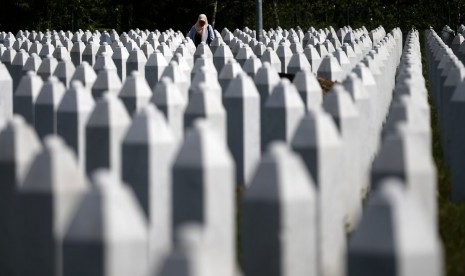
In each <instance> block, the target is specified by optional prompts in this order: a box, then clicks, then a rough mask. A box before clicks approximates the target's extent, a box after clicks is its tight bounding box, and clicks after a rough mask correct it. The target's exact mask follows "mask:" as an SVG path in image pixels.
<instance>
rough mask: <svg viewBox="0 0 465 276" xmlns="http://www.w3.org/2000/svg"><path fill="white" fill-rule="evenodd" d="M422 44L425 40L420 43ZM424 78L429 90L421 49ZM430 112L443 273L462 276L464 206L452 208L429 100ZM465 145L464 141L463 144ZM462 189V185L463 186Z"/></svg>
mask: <svg viewBox="0 0 465 276" xmlns="http://www.w3.org/2000/svg"><path fill="white" fill-rule="evenodd" d="M421 41H422V42H424V40H423V39H422V40H421ZM421 49H422V63H423V76H424V77H425V80H426V88H427V89H428V92H429V90H430V85H429V79H428V74H427V68H426V67H427V63H426V59H425V53H424V51H423V49H424V47H423V45H422V48H421ZM428 101H429V103H430V108H431V128H432V132H433V157H434V162H435V163H436V167H437V171H438V216H439V218H438V221H439V234H440V236H441V239H442V242H443V245H444V257H445V267H444V269H445V271H446V274H445V275H447V276H464V275H465V203H460V204H455V203H452V202H451V201H450V194H451V178H450V170H449V168H448V167H447V166H446V164H445V163H444V158H443V153H442V148H441V144H440V140H439V139H440V134H439V130H438V128H437V113H436V109H435V108H434V105H433V103H432V101H431V97H428ZM464 142H465V141H464ZM463 184H464V185H465V183H463Z"/></svg>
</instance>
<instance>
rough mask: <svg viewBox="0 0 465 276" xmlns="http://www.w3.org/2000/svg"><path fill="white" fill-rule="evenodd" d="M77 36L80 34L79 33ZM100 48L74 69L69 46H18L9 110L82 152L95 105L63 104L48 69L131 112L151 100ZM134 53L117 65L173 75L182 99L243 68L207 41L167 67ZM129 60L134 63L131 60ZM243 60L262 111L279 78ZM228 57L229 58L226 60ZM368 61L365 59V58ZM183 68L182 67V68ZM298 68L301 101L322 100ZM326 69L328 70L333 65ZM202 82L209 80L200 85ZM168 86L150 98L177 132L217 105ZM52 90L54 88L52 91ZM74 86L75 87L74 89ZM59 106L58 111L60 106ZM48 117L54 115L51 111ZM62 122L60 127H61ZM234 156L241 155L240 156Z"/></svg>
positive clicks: (222, 84)
mask: <svg viewBox="0 0 465 276" xmlns="http://www.w3.org/2000/svg"><path fill="white" fill-rule="evenodd" d="M379 32H383V30H382V29H380V30H379ZM77 39H79V37H78V38H77ZM101 47H102V49H100V50H101V51H102V54H100V55H99V56H98V59H97V61H96V63H95V64H94V68H93V69H94V70H92V68H91V67H90V66H89V64H87V63H85V62H84V63H82V64H81V65H79V66H78V67H77V68H74V67H73V65H72V64H71V63H70V62H69V55H68V53H67V50H66V49H64V48H63V47H58V48H57V49H56V50H61V51H58V53H60V54H57V53H56V52H57V51H56V50H55V51H54V55H55V56H56V59H57V60H55V58H54V57H46V58H44V59H43V60H41V59H40V57H37V56H34V54H33V55H32V56H31V57H29V58H27V61H26V62H24V60H26V58H25V57H27V53H25V52H24V51H20V53H17V54H15V58H14V61H17V60H21V61H22V62H17V63H15V62H13V63H12V64H11V65H10V66H8V63H5V64H6V65H7V69H8V68H9V72H10V74H11V75H12V76H13V79H14V80H18V79H19V80H20V82H19V83H18V84H17V86H18V88H17V89H14V91H15V93H14V95H15V96H14V98H15V101H14V104H13V110H14V112H15V113H18V114H21V115H22V116H23V117H24V118H25V119H26V121H27V122H28V123H30V124H33V125H36V128H38V132H39V136H40V137H44V136H45V135H47V134H48V133H54V132H56V133H60V134H61V135H62V136H63V137H65V139H66V140H67V142H68V143H69V144H71V145H73V148H74V149H75V150H76V151H77V152H78V153H81V152H84V150H83V149H82V148H83V146H81V145H82V144H83V138H82V132H83V131H82V128H83V127H84V124H85V119H86V118H87V117H86V116H88V114H89V113H90V111H91V110H92V108H93V105H91V104H89V102H90V100H89V99H84V98H82V99H80V98H76V97H75V96H74V94H71V95H70V96H69V97H67V99H68V100H67V101H64V104H63V105H61V98H63V97H64V88H63V86H62V85H60V84H59V82H57V81H56V79H53V78H52V79H51V80H50V81H49V80H47V79H48V78H49V76H50V75H52V74H54V75H55V76H57V77H58V79H59V80H61V81H62V82H63V83H64V84H65V86H66V87H68V86H69V82H70V81H71V80H80V81H81V82H82V83H83V84H84V86H85V87H91V90H92V95H93V96H94V99H98V98H100V97H101V95H102V93H103V92H104V91H107V92H111V93H113V94H117V95H119V96H120V98H121V99H123V101H124V103H125V106H126V107H127V110H128V112H129V114H132V113H133V112H134V111H135V110H137V109H139V108H140V107H141V106H142V105H144V104H145V103H147V102H148V101H149V100H150V97H151V91H150V87H147V85H146V84H145V82H144V81H143V78H142V79H141V77H140V76H138V75H137V74H133V75H131V76H130V78H128V79H127V80H125V82H124V85H122V84H121V82H120V81H119V80H118V76H117V74H116V72H115V63H117V62H116V60H114V59H112V58H110V57H109V55H107V54H106V52H107V51H108V52H110V51H112V50H111V49H110V48H109V47H108V46H107V45H105V42H104V43H103V45H101ZM355 48H356V47H355ZM122 49H124V48H122ZM347 49H351V47H348V48H347ZM217 50H218V51H215V54H216V53H217V52H220V54H221V53H227V52H228V51H229V50H228V47H227V46H225V45H224V44H223V45H222V46H220V47H219V48H218V49H217ZM229 52H230V51H229ZM13 53H15V51H14V50H13V49H11V48H10V49H9V50H8V51H6V52H5V53H4V55H3V56H2V59H3V60H5V56H8V57H10V59H11V56H13ZM133 53H134V58H133V59H131V56H132V54H131V56H130V58H129V59H128V62H127V63H124V62H122V63H119V64H120V65H126V64H127V66H128V67H131V68H132V69H131V70H138V71H139V73H141V72H142V73H143V72H144V71H145V76H146V80H148V83H149V86H152V87H153V84H155V83H157V82H158V80H159V79H160V78H161V77H162V76H167V77H169V78H171V79H172V80H173V82H174V83H175V84H176V86H177V87H178V88H179V90H180V91H181V94H182V95H183V96H184V100H185V101H188V100H190V98H191V97H190V96H188V95H190V94H192V91H197V90H205V89H207V88H208V89H210V90H214V92H215V93H218V94H221V93H222V91H223V92H224V93H223V94H225V92H226V89H227V87H228V85H229V83H230V82H231V80H232V79H234V78H235V77H236V76H237V75H238V74H239V73H240V72H241V71H243V70H242V69H241V67H240V66H239V65H238V64H237V63H235V62H234V61H233V58H231V57H229V58H228V57H227V55H226V56H225V55H222V56H221V55H219V56H216V55H215V56H213V57H212V54H211V51H210V49H209V47H208V46H207V45H205V44H201V45H200V46H199V47H198V48H197V50H196V52H194V57H192V56H191V55H190V53H189V52H184V54H183V56H181V54H180V53H178V55H177V59H175V61H177V63H176V62H170V64H169V65H168V66H167V64H166V62H164V60H165V59H164V56H163V55H161V54H160V53H158V52H156V53H153V54H151V56H150V58H149V61H148V62H147V63H146V64H145V66H144V61H143V60H142V61H141V62H138V60H141V59H143V54H141V52H140V51H133ZM113 56H114V55H113ZM209 57H210V58H209ZM165 58H166V57H165ZM196 58H197V60H196V63H195V64H194V68H193V69H192V70H191V69H190V67H189V66H188V65H187V64H186V63H185V62H184V63H183V59H186V60H187V59H189V60H193V59H196ZM212 58H213V64H215V63H216V64H218V63H221V64H223V68H222V70H221V72H220V74H219V76H218V73H217V71H216V70H215V67H214V66H212V62H211V59H212ZM367 59H369V57H367V58H366V59H365V60H367ZM58 60H59V61H58ZM357 60H359V58H357V59H355V60H353V62H356V61H357ZM29 61H31V63H33V64H35V66H33V67H32V68H30V67H29V66H28V62H29ZM132 61H136V62H134V63H133V62H132ZM150 61H153V62H150ZM247 61H250V63H251V64H254V66H251V68H252V69H251V70H247V68H248V67H247V62H246V63H244V66H243V68H244V70H245V71H247V72H248V74H249V75H250V76H252V77H255V84H256V86H257V88H258V90H259V92H260V94H261V108H260V111H261V113H263V112H264V106H265V103H266V101H267V95H268V94H270V93H271V91H272V90H273V88H274V86H275V85H276V84H277V82H278V79H279V78H278V77H277V73H276V72H273V71H274V70H273V68H272V67H270V66H269V65H267V64H266V62H265V64H263V65H261V62H260V61H259V60H257V59H255V58H254V57H253V56H251V57H250V58H249V59H248V60H247ZM333 61H334V60H333ZM226 62H228V63H227V64H225V63H226ZM23 63H24V66H23V68H22V69H21V64H23ZM140 63H142V64H140ZM366 63H367V64H368V60H367V61H366ZM117 64H118V63H117ZM224 64H225V65H224ZM331 64H332V65H334V66H335V67H332V69H334V68H336V69H338V67H339V66H338V64H337V62H330V64H329V65H328V66H329V67H330V69H331ZM260 66H262V67H260ZM116 67H118V66H116ZM217 67H218V66H217ZM181 68H183V69H182V70H181ZM23 69H26V70H28V69H32V71H34V70H37V74H38V75H40V77H41V78H42V81H46V82H47V85H46V86H44V89H42V82H41V80H40V78H39V77H38V76H36V75H34V74H33V73H28V74H26V76H24V74H25V70H23ZM144 69H145V70H144ZM298 69H299V70H304V71H305V72H302V73H299V74H297V76H296V77H295V80H294V83H295V84H296V86H297V88H298V91H299V93H300V94H301V97H302V99H303V100H304V104H305V105H307V103H308V104H313V103H316V104H319V103H320V102H321V88H320V87H319V85H318V83H317V82H316V80H315V78H314V77H313V76H312V75H311V74H310V73H309V72H308V70H305V67H304V68H298ZM307 69H308V67H307ZM131 70H128V71H127V72H130V71H131ZM93 71H95V72H96V73H97V74H98V75H96V74H95V73H94V72H93ZM117 71H120V70H117ZM329 73H331V70H330V71H329ZM189 74H190V75H191V79H192V80H190V79H189ZM186 75H187V76H186ZM16 82H17V81H16ZM204 82H205V83H207V84H208V85H202V83H204ZM218 82H219V85H218ZM189 85H190V88H189ZM239 85H241V84H239ZM14 86H15V81H13V88H14ZM172 86H173V85H172V84H171V83H170V82H169V81H168V80H165V81H164V82H163V83H161V84H160V85H159V86H158V87H159V89H158V90H157V89H155V90H157V91H159V93H158V94H160V96H157V97H154V99H153V102H155V103H156V104H157V106H158V107H159V108H160V109H161V110H164V113H165V114H166V115H167V117H168V121H169V123H170V125H171V126H172V127H173V129H174V131H175V135H176V136H177V137H180V138H182V133H183V129H184V126H189V125H190V123H191V121H192V118H194V117H196V116H199V115H202V114H203V116H207V115H208V114H205V113H206V112H207V111H206V108H207V106H217V107H218V103H214V102H215V100H213V101H210V100H209V99H208V98H209V96H206V97H204V96H203V95H202V96H201V95H200V94H196V95H194V98H195V99H196V100H195V101H193V102H192V103H191V104H190V105H189V104H187V103H185V101H184V102H183V100H182V99H181V98H182V97H180V96H179V95H176V93H174V92H173V93H166V91H167V90H169V89H167V87H172ZM42 90H43V91H42ZM50 91H52V92H53V91H55V92H53V93H51V92H50ZM72 91H75V90H73V89H72ZM3 97H4V99H3V102H4V103H5V104H4V105H5V106H6V107H9V106H11V101H12V100H13V99H12V98H11V93H5V94H3ZM232 97H234V96H232ZM70 99H71V100H70ZM37 100H39V105H40V106H46V108H45V109H44V108H41V107H40V108H35V106H36V101H37ZM79 101H82V103H79ZM207 101H208V102H212V103H210V104H209V105H206V104H202V103H205V102H207ZM199 104H200V105H199ZM186 105H187V107H186ZM81 106H82V107H81ZM47 107H48V108H47ZM60 108H61V110H59V109H60ZM13 110H11V108H5V109H4V112H5V115H4V116H11V114H12V111H13ZM51 110H55V111H57V115H56V116H55V117H56V119H54V120H49V118H50V117H51V116H50V115H47V114H49V113H50V111H51ZM184 110H186V114H184ZM59 111H61V112H59ZM208 112H210V113H211V114H210V115H209V116H210V117H215V116H216V117H220V118H221V117H224V115H222V113H224V112H223V111H222V110H221V107H218V108H216V109H214V108H213V109H212V108H209V111H208ZM35 113H40V114H45V115H44V116H37V117H38V122H36V120H35V115H36V114H35ZM69 113H73V115H68V114H69ZM59 114H64V115H66V116H71V121H72V122H74V124H73V126H74V127H72V128H68V126H69V123H68V122H67V121H66V120H65V121H63V120H62V119H60V117H61V118H63V116H59ZM38 115H39V114H38ZM52 117H53V118H55V117H54V116H52ZM183 117H185V120H183ZM76 118H80V120H77V119H76ZM183 121H184V123H183ZM217 121H218V120H217ZM220 121H221V120H220ZM60 125H61V126H62V127H60ZM218 125H219V129H223V132H225V133H226V131H225V129H226V127H225V125H224V124H222V125H221V123H218ZM269 125H270V126H269V127H266V126H265V123H262V124H261V126H260V127H259V128H258V129H260V128H261V132H262V134H263V135H262V146H261V148H262V149H264V148H265V147H266V143H268V141H269V140H270V139H274V136H275V135H276V134H274V133H273V132H277V131H279V130H274V129H272V127H273V124H269ZM63 127H65V128H66V130H63ZM67 129H72V131H71V132H70V131H69V130H67ZM288 132H289V131H288ZM68 133H71V134H68ZM265 134H267V135H268V136H269V137H267V135H265ZM289 134H290V132H289ZM289 134H288V135H289ZM76 137H81V138H76ZM82 155H83V154H79V159H80V160H81V161H80V164H83V163H84V162H83V160H85V158H84V157H83V156H82ZM238 159H240V158H239V157H238ZM240 163H249V162H240ZM243 166H245V165H242V164H241V166H240V167H241V168H242V167H243ZM244 171H245V172H244ZM246 173H247V172H246V170H245V169H241V170H240V171H239V172H238V179H240V180H239V182H240V183H244V182H245V174H246Z"/></svg>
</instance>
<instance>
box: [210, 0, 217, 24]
mask: <svg viewBox="0 0 465 276" xmlns="http://www.w3.org/2000/svg"><path fill="white" fill-rule="evenodd" d="M217 10H218V0H215V1H214V2H213V15H212V24H211V25H212V27H213V29H214V28H215V21H216V12H217Z"/></svg>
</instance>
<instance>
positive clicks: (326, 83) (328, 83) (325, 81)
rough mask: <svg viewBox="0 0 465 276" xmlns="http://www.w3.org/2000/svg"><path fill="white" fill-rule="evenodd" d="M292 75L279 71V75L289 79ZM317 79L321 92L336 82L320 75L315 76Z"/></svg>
mask: <svg viewBox="0 0 465 276" xmlns="http://www.w3.org/2000/svg"><path fill="white" fill-rule="evenodd" d="M294 76H295V75H294V74H285V73H279V77H281V78H287V79H289V80H290V81H293V80H294ZM317 80H318V82H319V83H320V86H321V89H323V94H326V93H328V92H329V91H330V90H331V88H332V87H333V85H334V84H336V83H337V82H333V81H330V80H328V79H325V78H322V77H317Z"/></svg>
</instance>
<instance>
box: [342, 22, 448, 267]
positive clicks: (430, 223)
mask: <svg viewBox="0 0 465 276" xmlns="http://www.w3.org/2000/svg"><path fill="white" fill-rule="evenodd" d="M382 137H383V139H382V144H381V147H380V150H379V152H378V154H377V156H376V158H375V160H374V162H373V166H372V169H371V189H372V194H371V195H370V198H369V199H368V203H367V205H366V207H365V209H364V214H363V218H362V220H361V222H360V224H359V226H358V228H357V230H356V231H355V232H354V233H353V235H352V236H351V239H350V242H349V246H348V260H349V261H348V264H349V266H348V271H349V275H442V273H443V270H442V269H443V265H442V264H443V254H442V245H441V242H440V239H439V237H438V232H437V219H436V217H437V206H436V190H437V183H436V179H437V175H436V169H435V166H434V162H433V158H432V134H431V128H430V110H429V105H428V92H427V90H426V86H425V79H424V78H423V75H422V61H421V52H420V42H419V32H418V31H416V30H412V31H410V32H409V34H408V35H407V38H406V41H405V46H404V53H403V55H402V58H401V62H400V65H399V68H398V72H397V76H396V86H395V89H394V93H393V102H392V104H391V106H390V111H389V115H388V117H387V120H386V122H385V124H384V128H383V134H382ZM404 204H406V205H410V206H411V207H402V206H404ZM419 233H421V237H419V236H418V234H419Z"/></svg>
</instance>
